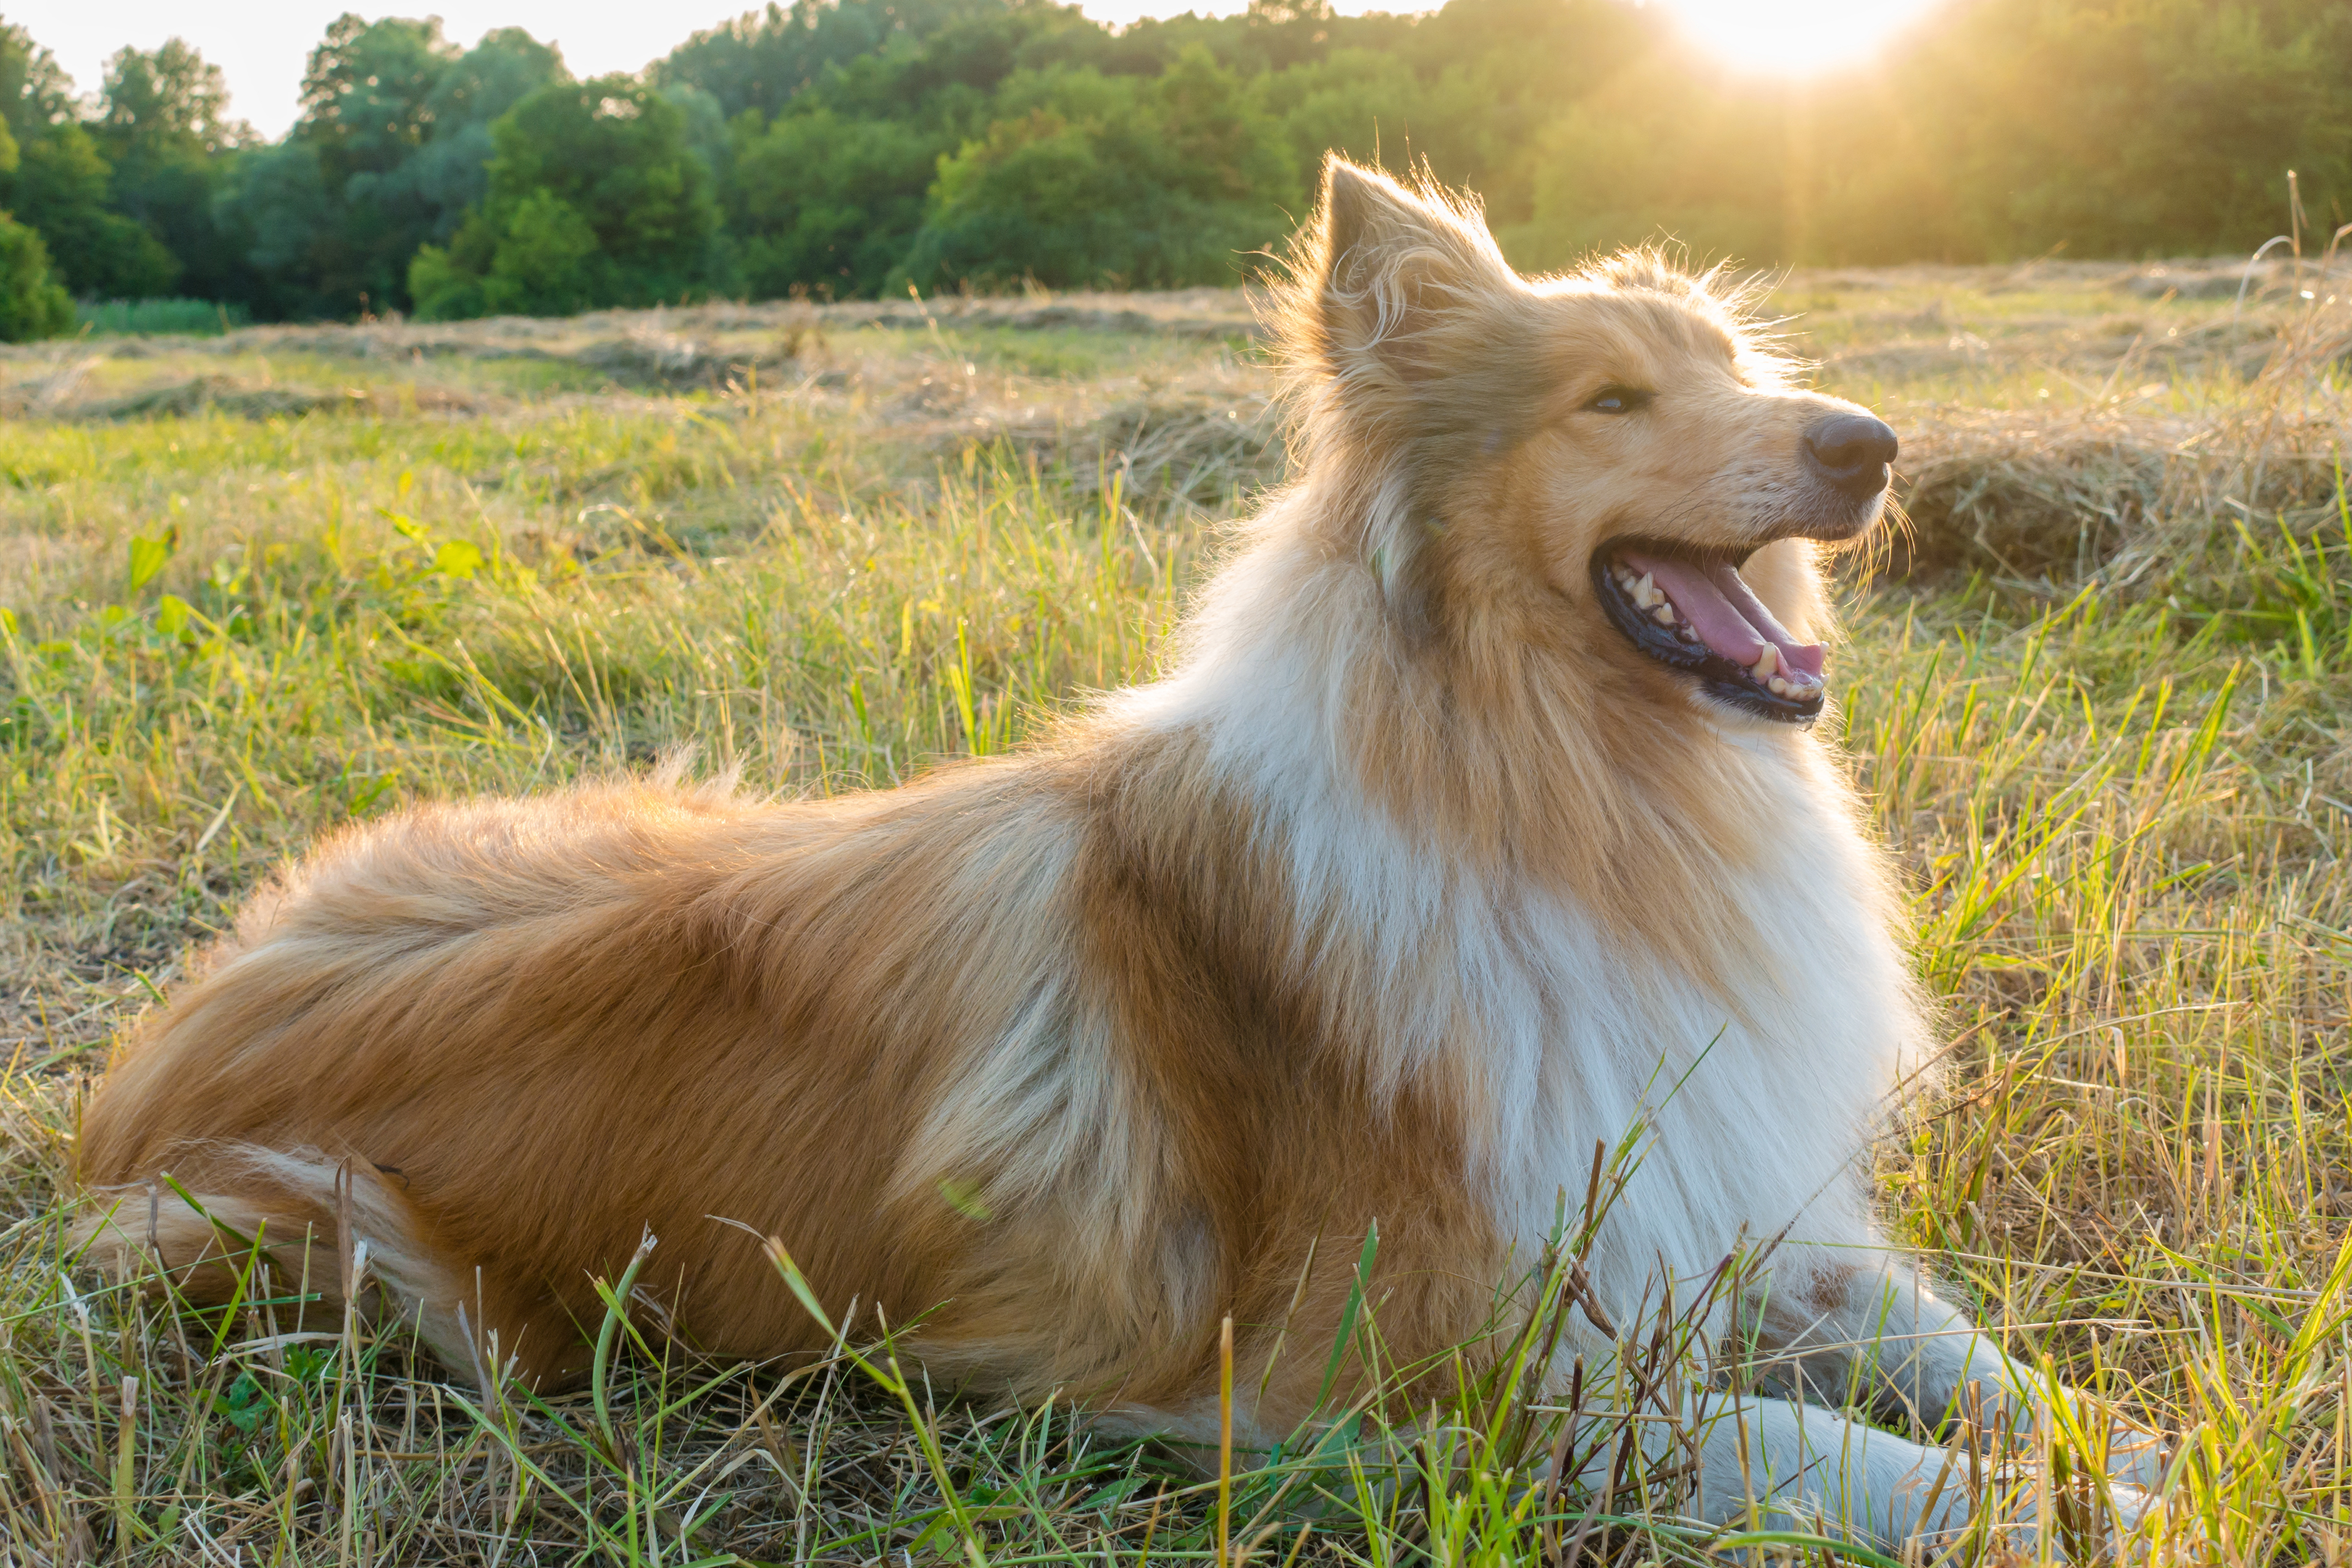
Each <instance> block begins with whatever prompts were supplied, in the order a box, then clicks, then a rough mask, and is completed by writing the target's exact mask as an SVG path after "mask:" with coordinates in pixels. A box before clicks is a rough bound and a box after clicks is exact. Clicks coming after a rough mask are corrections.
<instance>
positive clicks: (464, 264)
mask: <svg viewBox="0 0 2352 1568" xmlns="http://www.w3.org/2000/svg"><path fill="white" fill-rule="evenodd" d="M490 133H491V139H492V142H494V144H495V145H496V148H497V153H496V154H495V156H493V157H492V159H491V161H490V172H489V183H490V188H489V195H488V197H487V198H486V199H485V201H484V202H483V204H482V205H481V206H479V207H478V208H477V209H476V210H475V212H474V214H473V216H470V217H469V218H467V221H466V225H465V226H464V227H463V228H461V229H459V230H458V232H457V237H456V238H455V239H454V240H453V242H452V243H451V245H450V247H449V248H448V249H447V250H446V251H443V250H441V249H439V248H437V247H427V248H425V250H422V251H420V252H419V253H418V255H417V258H416V260H415V264H414V265H413V266H412V268H411V270H410V278H409V281H410V289H411V292H412V293H413V294H414V295H415V298H416V301H417V310H418V311H419V313H420V314H423V315H425V316H427V317H431V318H436V319H438V318H443V317H448V316H457V315H472V314H478V313H480V312H482V311H496V312H515V313H520V314H527V315H562V314H568V313H570V312H572V311H577V310H593V309H597V308H601V307H605V306H613V305H650V304H655V303H657V302H659V301H661V300H681V299H686V298H688V297H690V296H693V295H695V294H697V293H699V292H701V291H703V290H704V289H706V288H707V286H708V284H709V277H710V271H711V268H712V265H713V256H712V242H713V240H714V239H715V238H716V237H717V235H718V230H719V207H718V203H717V202H716V200H715V199H714V198H713V196H712V194H711V184H712V180H711V174H710V170H709V166H708V165H707V164H706V163H705V162H704V161H703V160H702V158H700V157H699V156H698V155H697V154H696V153H695V152H694V150H693V149H692V147H691V146H689V145H688V139H687V116H686V111H685V110H682V109H681V108H680V107H679V106H678V105H677V103H676V102H674V101H672V100H670V99H669V98H668V97H667V96H665V95H664V94H662V93H660V92H657V91H656V90H655V89H651V88H649V87H647V86H646V85H645V84H644V83H643V82H639V81H636V80H634V79H630V78H628V77H621V76H607V77H599V78H597V79H594V80H593V81H586V82H563V83H556V84H553V85H551V86H548V87H544V88H541V89H540V90H539V91H537V92H535V93H532V94H531V95H530V97H528V98H526V99H524V100H522V101H521V102H520V103H519V104H517V105H515V107H514V108H513V109H512V110H509V111H508V112H507V113H506V114H505V115H504V116H502V117H501V118H500V119H499V121H498V122H497V123H496V124H495V125H493V126H492V127H491V131H490Z"/></svg>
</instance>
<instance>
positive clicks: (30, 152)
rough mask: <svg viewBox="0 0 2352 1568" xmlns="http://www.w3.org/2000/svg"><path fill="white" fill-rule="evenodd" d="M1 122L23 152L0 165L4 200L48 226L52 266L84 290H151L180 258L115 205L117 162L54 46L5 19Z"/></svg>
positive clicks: (29, 221)
mask: <svg viewBox="0 0 2352 1568" xmlns="http://www.w3.org/2000/svg"><path fill="white" fill-rule="evenodd" d="M0 123H5V126H6V128H7V131H8V137H9V140H10V142H13V143H14V144H15V147H16V154H17V155H16V159H15V160H13V162H12V163H10V165H9V166H8V167H7V168H6V170H5V173H0V207H5V208H6V209H7V210H8V211H9V212H10V213H11V214H13V215H14V216H15V217H16V221H17V222H19V223H22V224H26V225H28V226H31V227H33V228H35V229H37V230H38V231H39V232H40V236H41V238H42V240H43V242H44V244H45V245H46V247H47V255H48V257H49V258H50V265H51V266H52V267H54V268H55V269H56V272H57V275H58V281H59V282H60V283H62V284H64V285H65V286H66V287H67V288H68V289H73V290H76V291H78V292H82V293H93V292H94V293H107V294H123V295H137V294H152V293H160V292H162V291H163V290H164V289H168V288H170V286H171V284H172V282H173V279H175V278H176V277H177V276H178V275H179V271H180V264H179V261H178V259H177V258H175V257H173V254H172V252H171V251H170V250H169V249H167V248H166V247H164V245H163V242H162V241H161V240H160V239H158V238H157V237H155V236H154V235H153V234H152V233H150V232H149V231H148V230H147V229H146V228H145V227H144V226H142V225H141V224H139V223H138V222H136V221H135V220H133V219H131V218H129V217H126V216H123V215H122V214H121V213H120V212H117V211H115V210H114V209H113V207H112V205H111V192H110V174H111V170H110V167H109V165H108V163H107V161H106V158H105V157H104V155H103V154H102V153H100V151H99V148H98V144H97V142H95V141H94V140H93V139H92V138H91V136H90V133H89V130H88V129H86V128H85V127H84V126H83V125H82V124H81V123H80V122H79V120H77V119H76V118H75V106H74V103H73V97H72V83H71V82H70V80H68V78H67V77H66V75H65V73H64V72H63V71H62V70H60V69H59V68H58V63H57V60H56V58H54V57H53V56H51V55H50V53H49V52H48V51H47V49H44V48H42V47H39V46H38V45H37V44H35V43H34V42H33V40H32V37H31V36H30V35H28V34H27V33H26V31H25V30H24V29H23V28H22V27H19V26H16V25H14V24H12V23H5V22H0Z"/></svg>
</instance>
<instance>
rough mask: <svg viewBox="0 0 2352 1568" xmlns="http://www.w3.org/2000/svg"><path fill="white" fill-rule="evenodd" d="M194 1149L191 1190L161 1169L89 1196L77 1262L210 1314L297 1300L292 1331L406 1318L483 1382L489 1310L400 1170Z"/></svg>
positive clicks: (318, 1157) (77, 1235)
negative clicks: (483, 1335)
mask: <svg viewBox="0 0 2352 1568" xmlns="http://www.w3.org/2000/svg"><path fill="white" fill-rule="evenodd" d="M193 1154H194V1157H192V1158H189V1159H187V1160H185V1161H184V1162H183V1163H184V1165H185V1167H186V1168H187V1169H188V1170H189V1171H190V1172H191V1173H192V1177H193V1179H192V1180H191V1181H189V1182H187V1183H181V1182H179V1181H176V1180H174V1179H173V1177H172V1176H171V1174H170V1173H168V1172H158V1173H155V1175H154V1176H153V1177H152V1178H151V1179H150V1180H148V1181H145V1182H142V1183H115V1184H107V1185H102V1186H92V1187H89V1188H87V1189H86V1190H85V1192H84V1195H83V1205H84V1207H83V1212H82V1214H81V1215H80V1216H79V1219H77V1220H76V1221H75V1223H74V1225H73V1227H72V1229H71V1231H70V1233H69V1237H70V1239H71V1241H72V1243H73V1244H74V1246H75V1247H76V1249H77V1251H78V1252H79V1253H80V1255H82V1256H83V1257H85V1258H87V1259H88V1260H89V1262H91V1263H93V1264H95V1265H97V1266H98V1267H100V1268H105V1269H109V1270H110V1271H111V1272H112V1273H113V1274H114V1275H115V1276H116V1277H117V1278H118V1279H147V1280H150V1281H152V1282H154V1283H155V1284H156V1285H157V1286H158V1287H159V1288H160V1287H161V1286H162V1285H163V1283H164V1282H165V1281H168V1282H169V1284H170V1287H171V1288H172V1289H173V1290H175V1291H176V1292H178V1293H179V1294H181V1295H182V1296H184V1297H185V1298H186V1299H187V1300H192V1301H196V1302H201V1303H204V1304H206V1305H213V1306H218V1305H223V1304H226V1303H228V1302H231V1301H234V1300H247V1301H255V1302H258V1301H262V1300H271V1301H275V1302H279V1303H285V1302H287V1301H288V1300H289V1298H290V1299H292V1301H293V1302H294V1304H293V1305H291V1306H290V1307H289V1306H285V1305H280V1306H278V1307H277V1308H276V1309H275V1315H276V1317H277V1319H278V1326H279V1327H280V1328H281V1329H283V1330H289V1331H320V1330H331V1329H333V1328H335V1327H338V1326H340V1324H341V1322H342V1320H343V1310H344V1308H345V1306H346V1305H350V1306H353V1307H355V1308H356V1309H357V1310H358V1311H359V1313H360V1315H361V1316H362V1318H363V1319H365V1320H366V1321H371V1322H377V1323H382V1322H385V1321H390V1320H394V1319H398V1320H401V1321H406V1322H408V1323H409V1324H411V1325H412V1326H413V1327H415V1330H416V1331H417V1334H418V1337H419V1338H421V1339H422V1340H423V1341H424V1342H425V1344H426V1346H427V1347H428V1348H430V1349H431V1350H432V1352H433V1353H434V1354H435V1355H436V1357H438V1358H439V1359H440V1361H441V1362H442V1363H443V1364H445V1365H446V1366H447V1367H449V1368H450V1370H452V1371H453V1372H454V1371H471V1372H472V1373H474V1374H475V1375H476V1376H477V1377H478V1378H479V1377H481V1376H482V1374H483V1372H484V1360H483V1354H482V1351H483V1346H482V1344H481V1343H480V1342H479V1341H478V1333H479V1324H480V1318H481V1313H480V1310H479V1309H478V1307H477V1310H475V1311H474V1312H473V1313H472V1314H470V1315H469V1314H468V1313H467V1311H466V1300H467V1294H466V1289H465V1287H464V1285H463V1284H462V1282H461V1281H460V1280H459V1279H458V1278H457V1273H456V1271H455V1270H454V1269H452V1268H450V1267H449V1266H448V1265H447V1263H446V1261H445V1260H444V1259H443V1258H440V1257H438V1256H436V1253H435V1252H434V1250H433V1249H432V1247H430V1246H429V1244H428V1243H427V1241H426V1239H425V1226H424V1225H423V1224H422V1223H421V1219H420V1216H419V1215H417V1213H416V1211H415V1207H414V1205H411V1204H410V1203H409V1201H408V1199H407V1198H406V1196H405V1195H404V1194H402V1193H401V1192H400V1191H399V1189H398V1188H397V1187H396V1186H395V1185H394V1183H393V1182H392V1181H390V1180H387V1179H386V1173H383V1172H381V1171H379V1170H377V1168H376V1167H375V1166H373V1165H371V1164H370V1163H367V1162H366V1161H364V1160H342V1161H338V1160H333V1159H331V1158H329V1157H328V1156H326V1155H325V1154H322V1153H320V1152H318V1151H317V1150H312V1149H305V1150H280V1149H265V1148H262V1147H260V1146H258V1145H256V1144H250V1143H240V1144H231V1145H221V1144H211V1145H206V1146H205V1147H204V1148H202V1149H201V1150H199V1151H194V1152H193Z"/></svg>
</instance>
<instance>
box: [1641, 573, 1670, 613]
mask: <svg viewBox="0 0 2352 1568" xmlns="http://www.w3.org/2000/svg"><path fill="white" fill-rule="evenodd" d="M1664 597H1665V595H1663V594H1661V593H1659V592H1658V584H1657V580H1656V579H1655V578H1654V577H1653V576H1652V575H1651V574H1649V573H1647V572H1644V573H1643V574H1642V580H1641V581H1640V582H1638V583H1636V584H1633V602H1634V603H1635V604H1637V605H1641V606H1642V608H1643V609H1645V610H1646V609H1648V608H1649V607H1650V606H1651V605H1654V604H1656V603H1657V602H1658V601H1659V600H1660V599H1662V598H1664Z"/></svg>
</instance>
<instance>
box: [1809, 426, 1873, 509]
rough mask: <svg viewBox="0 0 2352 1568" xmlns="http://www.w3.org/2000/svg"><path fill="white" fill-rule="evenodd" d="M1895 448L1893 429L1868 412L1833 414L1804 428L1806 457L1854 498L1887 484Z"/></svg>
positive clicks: (1815, 467)
mask: <svg viewBox="0 0 2352 1568" xmlns="http://www.w3.org/2000/svg"><path fill="white" fill-rule="evenodd" d="M1894 460H1895V432H1894V431H1893V430H1891V429H1889V428H1888V427H1887V425H1886V422H1885V420H1883V419H1873V418H1872V417H1871V416H1869V415H1867V414H1832V415H1831V416H1829V417H1828V418H1826V419H1823V420H1822V421H1821V422H1820V423H1818V424H1816V425H1815V426H1813V427H1812V428H1811V429H1810V430H1808V431H1806V432H1805V461H1806V462H1807V463H1808V464H1809V465H1810V466H1811V468H1812V470H1813V472H1815V473H1817V474H1819V475H1820V476H1821V477H1822V478H1823V479H1827V480H1828V481H1829V482H1830V483H1831V484H1832V485H1834V486H1836V487H1837V488H1838V489H1839V490H1841V491H1842V492H1843V493H1844V494H1846V495H1850V496H1852V497H1853V498H1854V499H1855V500H1868V499H1869V498H1870V497H1872V496H1874V495H1876V494H1877V493H1878V492H1879V491H1881V490H1883V489H1885V488H1886V465H1887V464H1889V463H1891V462H1893V461H1894Z"/></svg>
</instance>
